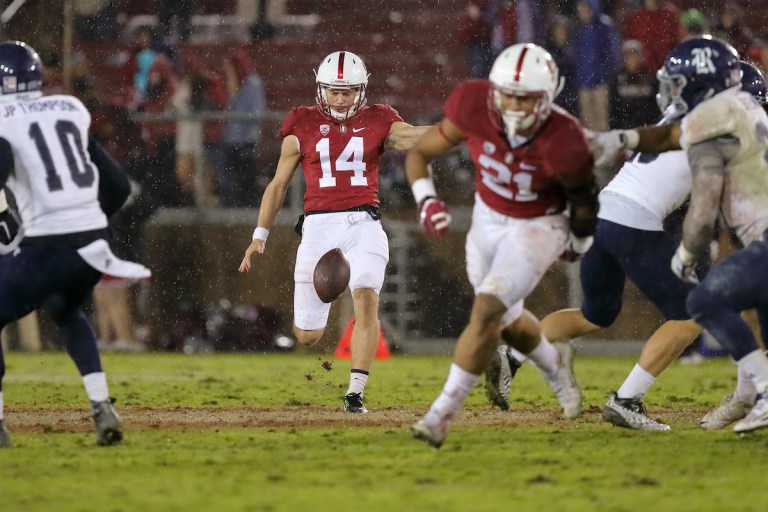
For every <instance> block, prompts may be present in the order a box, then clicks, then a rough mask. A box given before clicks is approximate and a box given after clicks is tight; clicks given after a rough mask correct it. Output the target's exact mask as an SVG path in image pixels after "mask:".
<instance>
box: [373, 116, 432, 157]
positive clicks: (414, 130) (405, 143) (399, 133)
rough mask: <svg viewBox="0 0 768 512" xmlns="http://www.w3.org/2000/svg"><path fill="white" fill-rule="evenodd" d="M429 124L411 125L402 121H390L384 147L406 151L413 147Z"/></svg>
mask: <svg viewBox="0 0 768 512" xmlns="http://www.w3.org/2000/svg"><path fill="white" fill-rule="evenodd" d="M430 128H431V126H412V125H410V124H408V123H403V122H402V121H396V122H394V123H392V126H391V127H390V129H389V135H387V141H386V143H385V144H384V149H385V150H386V149H396V150H398V151H408V150H409V149H411V148H413V146H414V145H415V144H416V141H418V140H419V139H420V138H421V137H422V136H423V135H424V134H425V133H426V132H427V130H429V129H430Z"/></svg>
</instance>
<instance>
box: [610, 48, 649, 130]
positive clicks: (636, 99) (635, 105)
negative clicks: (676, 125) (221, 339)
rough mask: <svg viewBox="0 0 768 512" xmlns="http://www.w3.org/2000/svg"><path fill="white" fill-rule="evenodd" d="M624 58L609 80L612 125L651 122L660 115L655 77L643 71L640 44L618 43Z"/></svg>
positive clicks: (626, 126) (642, 56)
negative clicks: (612, 77)
mask: <svg viewBox="0 0 768 512" xmlns="http://www.w3.org/2000/svg"><path fill="white" fill-rule="evenodd" d="M621 54H622V56H623V57H624V64H623V65H622V67H621V69H619V72H618V73H617V74H616V77H615V78H614V79H613V81H612V82H611V88H610V97H611V128H632V127H635V126H645V125H649V124H654V123H656V121H658V120H659V118H660V113H659V109H658V107H657V104H656V89H657V87H656V77H655V75H652V74H651V73H649V72H648V71H647V70H646V67H645V66H644V64H645V55H646V53H645V52H644V51H643V45H642V43H641V42H640V41H637V40H635V39H630V40H628V41H624V43H622V46H621Z"/></svg>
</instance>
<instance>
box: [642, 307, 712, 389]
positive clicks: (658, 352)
mask: <svg viewBox="0 0 768 512" xmlns="http://www.w3.org/2000/svg"><path fill="white" fill-rule="evenodd" d="M701 332H702V329H701V326H700V325H699V324H697V323H696V322H694V321H693V320H668V321H666V322H664V323H663V324H662V325H661V326H660V327H659V328H658V329H656V331H654V333H653V334H652V335H651V337H650V338H648V341H647V342H646V344H645V346H644V347H643V350H642V352H640V357H639V358H638V361H637V363H638V364H639V365H640V366H641V367H643V369H644V370H645V371H647V372H648V373H650V374H651V375H653V376H654V377H658V376H659V375H660V374H661V372H663V371H664V370H666V369H667V368H668V367H669V365H671V364H672V363H673V362H675V361H676V360H677V358H678V357H679V356H680V354H682V353H683V350H685V348H686V347H687V346H688V345H690V344H691V343H693V340H695V339H696V337H697V336H698V335H699V334H701Z"/></svg>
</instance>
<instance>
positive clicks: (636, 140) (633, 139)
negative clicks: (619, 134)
mask: <svg viewBox="0 0 768 512" xmlns="http://www.w3.org/2000/svg"><path fill="white" fill-rule="evenodd" d="M638 144H640V133H639V132H638V131H637V130H624V147H625V148H627V149H629V150H633V149H635V148H636V147H637V145H638Z"/></svg>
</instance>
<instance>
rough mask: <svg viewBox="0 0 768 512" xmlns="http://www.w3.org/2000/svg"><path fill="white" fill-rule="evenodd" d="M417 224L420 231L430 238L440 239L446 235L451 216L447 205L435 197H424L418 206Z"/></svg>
mask: <svg viewBox="0 0 768 512" xmlns="http://www.w3.org/2000/svg"><path fill="white" fill-rule="evenodd" d="M419 212H420V213H419V224H421V229H422V230H423V231H424V232H425V233H426V234H427V235H428V236H430V237H432V238H440V237H442V236H444V235H445V234H446V233H448V226H450V224H451V214H450V213H448V205H446V204H445V203H444V202H442V201H441V200H440V199H438V198H436V197H426V198H424V200H423V201H422V202H421V205H420V206H419Z"/></svg>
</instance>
